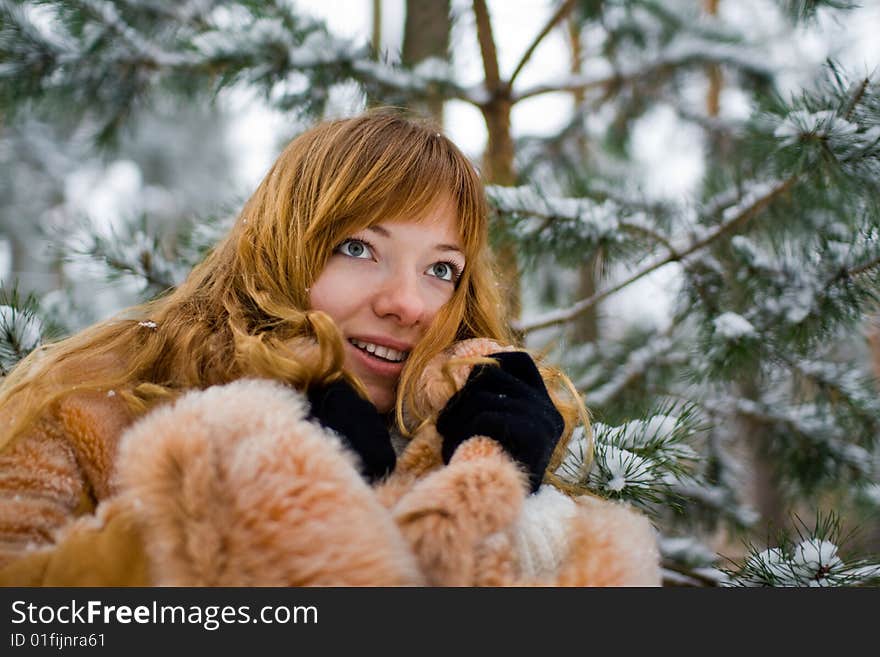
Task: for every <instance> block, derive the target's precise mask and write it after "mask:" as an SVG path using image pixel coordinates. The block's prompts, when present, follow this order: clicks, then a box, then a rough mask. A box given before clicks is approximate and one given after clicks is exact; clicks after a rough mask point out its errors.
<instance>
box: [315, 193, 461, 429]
mask: <svg viewBox="0 0 880 657" xmlns="http://www.w3.org/2000/svg"><path fill="white" fill-rule="evenodd" d="M464 266H465V258H464V253H463V247H462V245H461V239H460V238H459V235H458V230H457V222H456V213H455V209H454V206H452V204H451V203H450V202H448V201H446V202H443V203H439V204H437V205H436V206H435V207H434V209H432V210H430V211H429V212H428V213H427V214H426V215H425V217H424V218H420V220H419V221H414V220H410V219H402V220H394V221H388V222H383V223H379V224H376V225H374V226H371V227H369V228H366V229H364V230H362V231H359V232H357V233H355V234H353V235H351V236H349V237H348V238H347V239H346V240H344V241H343V242H342V243H341V244H339V245H338V246H337V247H336V249H335V250H334V252H333V255H331V256H330V259H329V260H328V262H327V266H326V267H325V268H324V271H322V272H321V274H320V276H318V278H317V280H316V281H315V282H314V284H313V285H312V288H311V290H310V292H309V298H310V302H311V306H312V308H313V309H314V310H322V311H324V312H325V313H327V314H328V315H329V316H330V317H331V318H332V319H333V320H334V321H335V322H336V325H337V326H338V327H339V329H340V330H341V331H342V334H343V336H344V338H345V366H346V368H347V369H348V371H349V372H352V373H353V374H355V375H357V377H358V378H359V379H360V380H361V382H362V383H363V384H364V386H365V387H366V390H367V393H368V394H369V396H370V400H371V401H372V402H373V403H374V404H375V405H376V408H378V409H379V411H380V412H382V413H385V412H387V411H389V410H391V408H392V407H393V406H394V401H395V395H396V391H397V382H398V380H399V378H400V373H401V371H402V370H403V365H404V361H405V360H406V358H407V357H408V356H409V353H410V352H411V351H412V349H413V347H415V345H416V344H417V343H418V342H419V340H421V339H422V337H423V336H424V335H425V332H426V331H427V330H428V328H429V327H430V326H431V322H433V321H434V318H435V316H436V315H437V312H438V311H439V310H440V308H441V307H442V306H443V304H445V303H446V302H447V301H449V299H450V298H451V297H452V293H453V291H454V290H455V285H456V283H457V281H458V278H459V276H460V275H461V272H462V270H463V269H464Z"/></svg>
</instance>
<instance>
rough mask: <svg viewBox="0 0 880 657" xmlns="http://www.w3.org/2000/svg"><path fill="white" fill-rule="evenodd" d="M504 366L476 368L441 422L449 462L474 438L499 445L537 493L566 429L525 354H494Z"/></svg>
mask: <svg viewBox="0 0 880 657" xmlns="http://www.w3.org/2000/svg"><path fill="white" fill-rule="evenodd" d="M491 358H494V359H495V360H497V361H498V362H499V363H500V365H499V366H498V367H495V366H493V365H476V366H474V368H473V370H471V374H470V376H469V377H468V380H467V381H466V382H465V384H464V386H463V387H462V388H461V390H459V391H458V392H456V393H455V394H454V395H453V396H452V398H451V399H450V400H449V402H448V403H447V404H446V407H445V408H444V409H443V410H442V411H440V415H439V416H438V418H437V431H439V432H440V435H441V436H443V449H442V454H443V461H444V463H448V462H449V459H451V458H452V453H453V452H454V451H455V448H456V447H458V446H459V445H460V444H461V443H462V442H464V441H465V440H467V439H468V438H470V437H472V436H488V437H489V438H493V439H495V440H497V441H498V442H499V443H501V445H502V446H503V447H504V449H505V450H506V451H507V453H508V454H510V456H512V457H513V459H514V460H515V461H517V462H519V463H520V464H522V465H524V466H525V467H526V469H527V471H528V473H529V484H530V485H531V491H532V492H533V493H534V492H535V491H536V490H538V487H539V486H540V485H541V480H542V479H543V478H544V471H545V470H546V469H547V465H548V464H549V463H550V457H551V455H552V454H553V449H554V448H555V447H556V443H557V442H558V441H559V437H560V436H561V435H562V431H563V429H564V428H565V423H564V422H563V420H562V416H561V415H560V414H559V411H557V410H556V407H555V406H554V405H553V402H552V401H551V400H550V395H549V394H548V393H547V387H546V386H545V385H544V380H543V379H542V378H541V375H540V373H539V372H538V368H537V367H536V366H535V363H534V361H532V359H531V357H530V356H529V355H528V354H526V353H524V352H522V351H512V352H502V353H497V354H492V355H491Z"/></svg>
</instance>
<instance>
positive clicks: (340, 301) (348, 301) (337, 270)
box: [309, 261, 354, 321]
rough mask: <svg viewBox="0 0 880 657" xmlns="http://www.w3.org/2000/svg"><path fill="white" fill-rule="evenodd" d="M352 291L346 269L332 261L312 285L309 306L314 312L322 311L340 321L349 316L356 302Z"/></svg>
mask: <svg viewBox="0 0 880 657" xmlns="http://www.w3.org/2000/svg"><path fill="white" fill-rule="evenodd" d="M347 290H348V291H347ZM350 290H351V286H350V279H349V277H348V276H347V275H346V272H345V271H344V268H342V267H339V266H338V265H335V263H333V262H332V261H331V262H329V263H327V266H326V267H325V268H324V271H323V272H321V275H320V276H318V278H317V279H316V280H315V282H314V283H312V287H311V289H310V290H309V305H310V307H311V308H312V310H321V311H323V312H325V313H327V314H328V315H330V317H331V318H332V319H333V320H335V321H339V320H341V319H343V318H344V317H345V315H347V314H348V312H349V311H350V309H349V306H351V305H352V303H353V301H354V295H352V294H351V292H350Z"/></svg>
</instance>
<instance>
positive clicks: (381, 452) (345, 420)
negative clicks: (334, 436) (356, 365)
mask: <svg viewBox="0 0 880 657" xmlns="http://www.w3.org/2000/svg"><path fill="white" fill-rule="evenodd" d="M307 395H308V398H309V403H310V404H311V408H312V410H311V417H312V418H314V419H316V420H318V422H320V423H321V424H322V425H323V426H325V427H327V428H328V429H332V430H333V431H335V432H336V433H338V434H339V435H340V437H341V438H342V439H343V441H344V442H345V443H346V444H347V445H348V446H349V447H350V448H351V449H352V450H354V452H355V453H356V454H357V455H358V456H359V457H360V460H361V463H362V464H363V475H364V477H366V479H367V480H368V481H370V482H373V481H376V480H377V479H381V478H382V477H384V476H385V475H387V474H388V473H390V472H391V471H392V470H394V464H395V463H396V460H397V459H396V457H395V455H394V448H392V447H391V437H390V436H389V435H388V427H387V426H386V424H385V419H384V418H383V417H382V416H381V415H380V414H379V411H377V410H376V407H375V406H373V404H371V403H370V402H368V401H367V400H366V399H364V398H363V397H361V396H360V395H358V394H357V392H356V391H355V389H354V388H352V387H351V385H349V383H348V382H346V381H345V380H343V379H339V380H337V381H334V382H333V383H331V384H329V385H326V386H321V387H317V388H312V389H310V390H309V391H308V393H307Z"/></svg>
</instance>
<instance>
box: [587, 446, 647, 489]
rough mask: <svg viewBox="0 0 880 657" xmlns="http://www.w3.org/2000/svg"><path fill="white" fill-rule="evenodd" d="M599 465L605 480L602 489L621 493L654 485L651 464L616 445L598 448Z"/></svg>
mask: <svg viewBox="0 0 880 657" xmlns="http://www.w3.org/2000/svg"><path fill="white" fill-rule="evenodd" d="M596 456H597V465H599V466H600V469H601V470H604V471H605V472H604V473H602V474H603V477H604V479H605V481H604V482H602V487H603V488H605V489H606V490H609V491H613V492H620V491H622V490H623V489H624V488H626V487H632V488H649V487H650V486H651V485H652V484H654V483H655V482H654V476H653V474H652V467H651V462H650V461H649V460H648V459H646V458H643V457H641V456H639V455H637V454H633V453H632V452H630V451H628V450H625V449H620V448H618V447H615V446H614V445H604V446H601V447H598V448H597V453H596Z"/></svg>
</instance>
